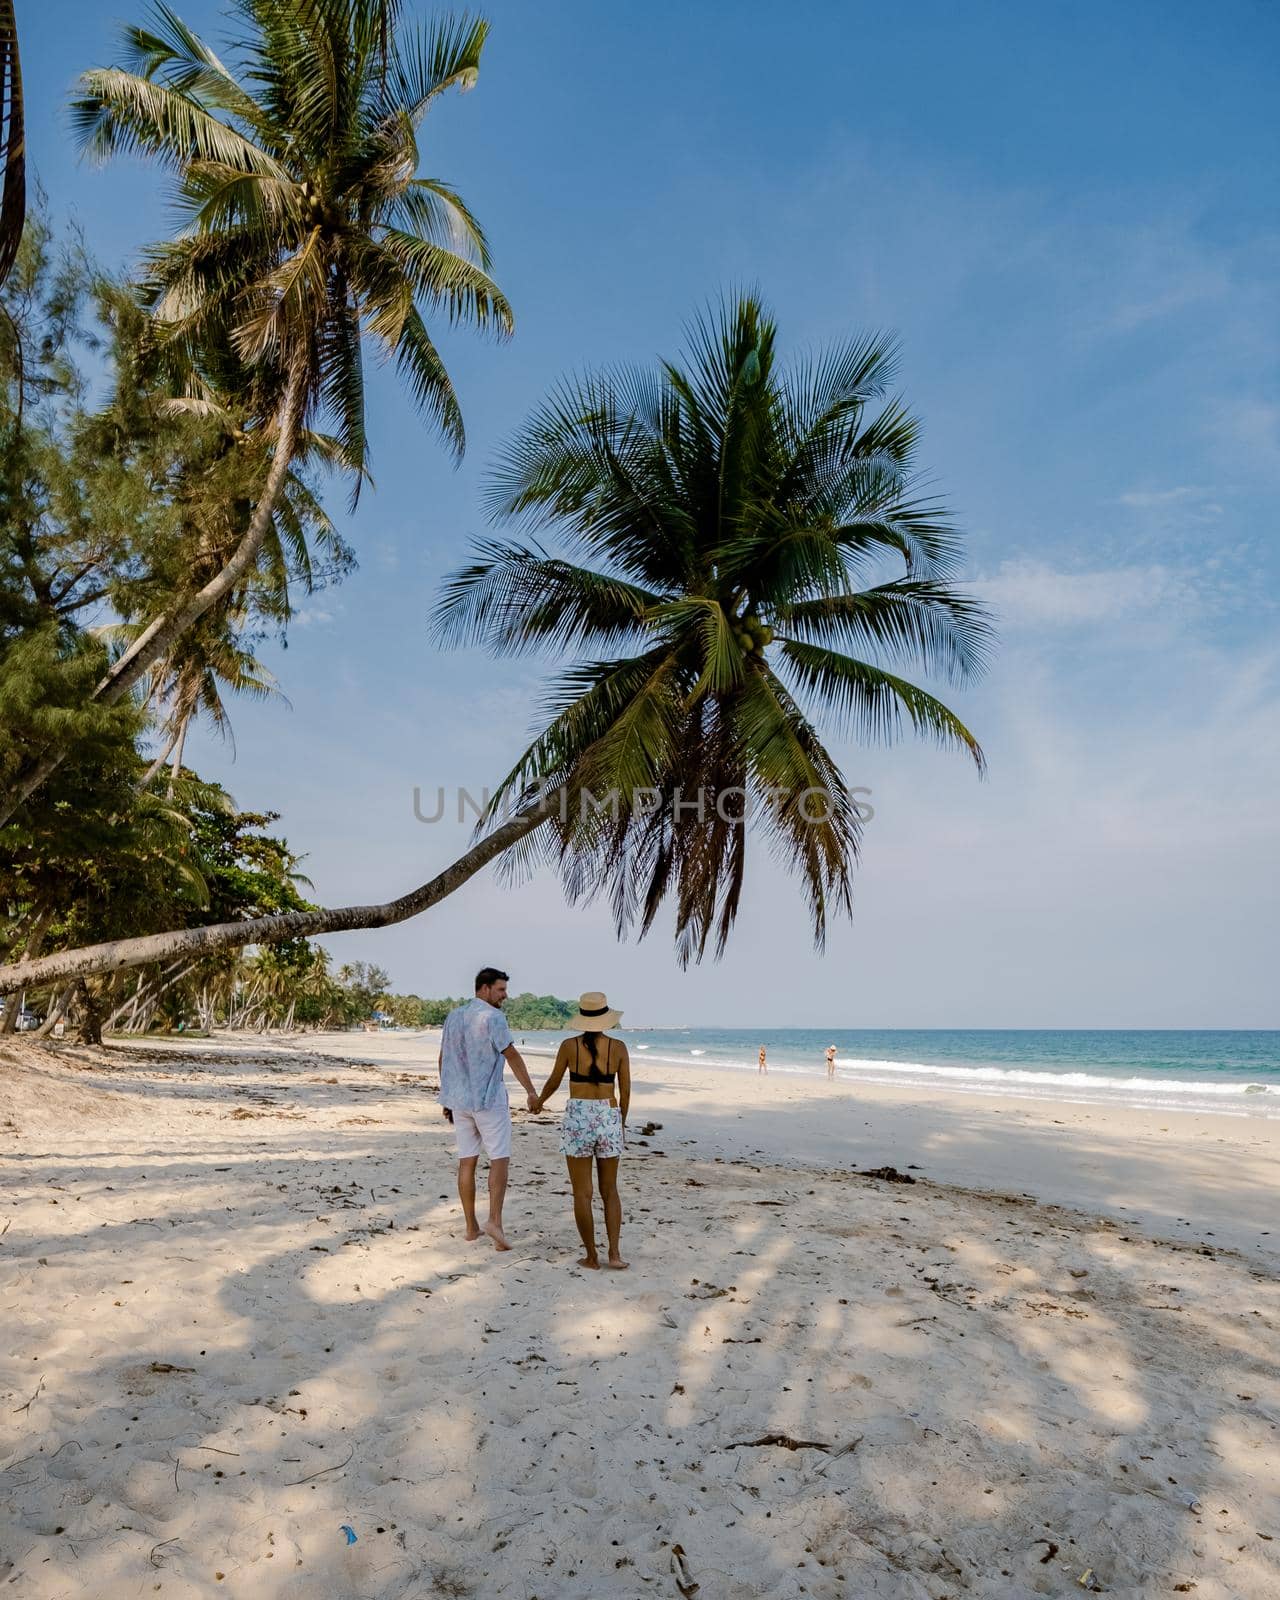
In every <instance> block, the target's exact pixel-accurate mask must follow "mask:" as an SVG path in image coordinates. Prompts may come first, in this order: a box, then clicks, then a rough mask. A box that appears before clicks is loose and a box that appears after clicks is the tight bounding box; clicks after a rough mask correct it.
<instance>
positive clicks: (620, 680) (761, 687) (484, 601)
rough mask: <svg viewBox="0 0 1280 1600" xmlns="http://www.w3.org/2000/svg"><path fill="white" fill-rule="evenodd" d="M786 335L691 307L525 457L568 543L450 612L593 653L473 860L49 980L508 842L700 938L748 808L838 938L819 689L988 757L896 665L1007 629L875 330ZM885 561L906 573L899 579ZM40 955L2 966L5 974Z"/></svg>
mask: <svg viewBox="0 0 1280 1600" xmlns="http://www.w3.org/2000/svg"><path fill="white" fill-rule="evenodd" d="M774 345H775V329H774V324H773V322H772V320H771V319H770V318H769V317H768V316H767V315H766V313H765V312H764V311H763V309H762V308H761V306H760V305H759V304H758V303H757V301H755V300H754V299H752V298H750V297H747V298H744V299H741V300H740V301H738V302H737V303H736V304H733V305H730V306H727V307H726V308H725V309H724V311H723V312H722V313H721V314H720V316H719V317H716V318H711V319H707V320H704V321H703V322H701V323H700V324H698V325H696V326H695V328H694V330H693V337H692V340H691V349H690V357H689V361H688V363H687V364H686V365H685V366H683V367H682V366H677V365H675V364H672V363H664V364H663V365H662V366H661V367H660V368H659V369H658V370H657V372H656V373H652V374H644V373H639V374H636V373H613V374H605V375H603V376H600V377H596V378H588V379H586V380H584V381H582V382H580V383H575V384H570V385H566V386H565V387H563V388H562V389H561V390H559V391H558V393H557V394H556V395H554V396H553V398H552V399H551V401H550V402H549V403H548V404H547V405H546V406H545V407H544V408H543V409H542V411H540V412H539V413H538V414H537V415H536V416H535V417H534V418H533V419H532V421H531V422H530V423H529V424H528V425H527V426H526V427H525V428H524V429H523V431H522V432H521V433H520V434H519V435H517V437H516V439H515V441H514V442H513V444H512V445H511V446H510V448H509V449H508V451H507V452H506V455H505V458H504V461H503V463H502V466H501V468H500V469H499V471H498V473H497V474H496V476H495V479H494V482H493V496H492V499H493V508H494V510H495V512H496V513H497V514H498V515H499V516H500V517H504V518H505V517H517V518H520V517H524V518H529V519H531V520H532V521H533V522H534V523H535V524H536V525H538V526H547V527H551V528H553V529H555V530H556V531H557V532H558V533H559V534H560V535H561V536H562V538H563V542H564V545H565V549H566V554H564V555H553V554H549V553H548V552H547V551H546V550H545V549H543V548H542V547H541V546H540V545H538V544H536V543H534V542H533V541H532V540H531V539H511V538H509V539H495V540H491V541H488V542H486V543H484V544H483V545H482V546H481V547H480V549H479V552H478V555H479V560H477V561H476V562H475V563H474V564H473V565H472V566H470V567H467V568H465V569H463V570H462V571H460V572H459V573H457V574H456V575H455V576H454V577H453V578H452V579H451V580H450V582H449V583H448V584H447V585H446V587H445V590H444V593H443V595H442V598H441V600H440V603H439V606H438V608H437V612H436V627H437V630H438V632H439V634H440V636H441V637H442V638H443V639H444V640H446V641H448V642H451V643H462V642H468V641H480V642H483V643H485V644H487V645H489V646H490V647H492V648H493V649H495V650H496V651H498V652H499V653H501V654H504V655H505V654H509V653H513V652H520V651H523V650H526V649H533V648H541V649H546V648H552V649H555V650H560V651H564V650H566V649H568V650H571V651H585V652H588V654H589V659H587V660H585V661H581V662H577V663H575V664H573V665H571V666H569V667H568V668H566V669H565V670H564V671H563V672H562V673H561V675H560V678H559V680H558V682H557V683H556V684H555V686H554V687H553V688H552V690H551V693H550V701H551V705H550V718H549V721H548V723H547V726H546V727H545V728H544V729H543V731H542V733H541V734H540V735H539V736H538V738H537V739H536V740H535V741H534V742H533V744H531V745H530V747H529V748H528V749H527V750H526V751H525V752H524V754H523V755H522V756H521V758H520V759H519V761H518V762H517V763H516V764H515V766H514V767H513V768H512V770H511V772H510V773H509V774H508V775H507V777H506V778H505V780H504V781H503V783H502V785H500V787H499V791H498V794H497V795H496V796H495V797H494V801H493V804H492V806H491V809H490V816H489V818H488V819H487V823H488V825H489V826H490V827H491V829H492V831H489V832H487V833H485V835H484V837H482V838H481V839H480V840H479V841H478V842H477V843H476V844H475V845H474V847H473V848H472V849H471V850H470V851H468V852H467V854H466V855H464V856H463V857H462V858H461V859H460V860H459V861H457V862H455V863H454V864H453V865H452V866H451V867H449V868H447V869H446V870H445V871H444V872H442V873H441V874H439V876H437V877H436V878H433V879H432V880H431V881H430V882H429V883H425V884H423V885H421V887H419V888H417V889H414V890H412V891H411V892H410V893H408V894H406V895H403V896H402V897H401V898H400V899H398V900H394V901H391V902H389V903H387V904H385V905H377V906H348V907H344V908H341V909H337V910H319V911H307V912H289V913H285V914H282V915H279V916H274V917H265V918H258V919H255V920H254V921H251V922H243V923H239V924H219V925H216V926H212V927H207V928H197V929H191V930H184V931H181V932H175V933H172V934H159V935H154V936H151V937H148V938H143V939H130V940H125V941H122V942H121V943H120V944H118V945H115V946H99V947H97V948H96V949H88V950H81V951H75V952H66V953H64V954H61V955H57V956H50V957H45V958H42V959H41V960H40V961H38V962H37V963H36V964H35V965H36V968H37V969H38V970H37V974H36V976H35V977H32V978H31V981H37V980H38V981H49V980H52V979H60V978H61V979H65V978H67V977H74V976H76V975H77V974H79V973H81V972H85V971H90V972H96V971H103V970H108V969H109V968H112V967H116V966H127V965H135V964H139V963H141V962H144V961H154V960H161V959H168V958H171V957H172V956H174V955H178V954H183V953H186V952H189V951H191V950H195V949H199V950H206V949H208V950H212V949H218V948H224V947H226V946H228V945H233V944H245V943H248V942H249V941H250V940H253V941H255V942H258V943H262V942H266V941H269V940H274V939H286V938H296V937H300V936H306V935H311V934H317V933H330V932H338V931H343V930H346V929H350V928H369V927H384V926H386V925H387V924H389V923H393V922H399V921H403V920H404V919H405V918H407V917H410V916H415V915H417V914H418V913H420V912H421V911H424V910H426V909H427V908H428V907H430V906H432V905H435V904H436V903H438V902H439V901H440V900H442V899H443V898H444V897H445V896H446V895H448V894H450V893H452V892H453V890H454V889H456V888H458V887H459V886H460V885H461V884H462V883H464V882H465V881H466V880H467V879H468V878H469V877H471V876H472V875H473V874H474V873H475V872H477V871H478V870H479V869H480V868H481V867H483V866H484V865H486V864H487V863H488V862H489V861H492V860H495V859H502V860H503V861H504V862H505V863H509V864H510V863H513V864H514V865H515V866H516V867H517V868H518V867H519V866H520V865H521V864H522V863H524V862H527V861H528V860H530V859H531V858H534V857H536V856H537V854H538V853H539V852H545V853H546V854H549V855H550V856H552V857H553V858H554V859H555V860H556V861H557V862H558V863H559V865H560V866H561V868H562V870H563V874H564V879H565V885H566V888H567V890H568V892H569V895H570V897H571V898H581V897H584V896H586V895H588V894H594V893H596V892H598V891H599V890H600V889H601V888H602V887H607V888H608V889H609V890H610V892H611V894H612V899H613V907H614V912H615V915H616V917H617V921H618V924H619V927H620V929H621V930H625V929H626V928H627V927H629V926H630V925H631V924H632V923H633V922H638V923H639V925H640V928H641V931H642V932H643V931H645V930H647V929H648V928H649V927H650V926H651V925H652V923H653V920H654V918H655V917H656V915H657V913H658V910H659V909H660V907H661V905H662V904H663V902H664V900H665V899H666V898H667V897H668V896H669V895H671V896H674V900H675V912H676V932H677V949H678V953H679V955H680V957H681V959H682V960H690V959H693V958H695V957H700V956H702V954H703V953H704V952H705V950H706V948H707V945H708V943H709V941H710V939H711V937H712V936H713V935H714V938H715V948H716V950H717V952H719V951H720V950H721V949H723V946H724V942H725V940H726V939H727V937H728V935H729V932H730V929H731V928H732V925H733V921H734V917H735V915H736V913H737V908H738V904H739V899H740V895H741V890H742V884H743V879H744V875H745V870H746V839H747V834H748V831H749V830H748V828H747V827H746V826H745V825H744V824H743V823H742V822H741V821H740V819H741V818H742V817H743V815H744V812H745V811H747V810H751V811H753V812H754V813H755V815H756V818H757V821H758V823H759V825H760V827H761V828H762V829H763V830H764V831H765V833H766V834H767V836H768V838H769V840H770V842H771V843H772V845H773V846H774V847H775V849H776V850H777V851H778V852H780V853H781V855H782V856H783V858H784V859H785V860H786V861H787V862H789V864H790V865H791V866H792V867H793V868H794V869H795V871H796V872H797V873H798V874H799V877H800V880H801V883H802V886H803V888H804V890H805V892H806V895H807V898H808V901H809V907H810V910H811V913H812V916H813V923H814V931H815V935H816V937H817V939H818V940H819V941H821V939H822V937H823V935H824V933H825V929H826V924H827V919H828V913H829V911H831V910H832V909H840V908H844V907H846V906H847V905H848V904H849V899H850V876H851V871H852V867H853V864H854V862H855V861H856V858H857V853H858V845H859V839H860V832H861V816H860V813H859V811H858V808H857V804H856V801H855V799H854V796H853V794H852V793H851V792H850V790H849V789H848V787H847V786H846V784H845V781H844V778H843V775H842V774H841V771H840V767H839V764H838V762H837V761H836V759H835V758H834V757H833V756H832V755H831V753H830V752H829V751H828V750H827V749H826V748H825V747H824V745H823V744H822V741H821V739H820V738H819V735H818V732H817V729H816V727H815V725H814V723H813V721H812V720H811V719H810V716H809V714H808V713H807V712H806V710H805V704H806V703H807V704H808V705H810V706H812V707H813V709H814V712H815V714H821V715H824V716H829V717H830V718H831V719H832V720H833V721H834V722H835V723H837V724H840V723H843V724H844V725H845V726H846V727H848V728H849V729H850V730H851V731H853V732H854V733H855V734H857V735H859V736H860V737H862V738H864V739H871V740H888V739H892V738H893V737H895V735H897V734H898V733H899V732H900V731H902V730H903V728H904V727H910V729H911V730H912V731H914V732H916V733H919V734H922V735H924V736H925V737H927V738H930V739H932V740H934V741H935V742H937V743H938V744H940V745H942V746H952V747H958V748H959V749H961V750H962V751H964V752H965V753H967V754H968V755H969V757H970V758H971V759H972V760H973V761H974V762H975V764H976V765H977V767H978V769H979V770H980V771H981V770H982V766H983V757H982V751H981V749H980V748H979V745H978V743H977V740H976V739H975V738H974V736H973V734H972V733H970V732H969V730H968V729H967V728H966V727H965V725H964V724H963V723H962V722H961V721H960V719H959V718H958V717H957V716H956V715H955V713H954V712H952V711H951V710H949V709H948V708H947V706H945V705H944V704H943V703H942V701H940V700H939V699H938V698H937V697H936V696H935V695H933V694H932V693H930V692H929V691H928V690H927V689H924V688H922V687H920V686H919V685H918V684H916V683H914V682H912V681H911V680H909V679H908V678H906V677H903V676H902V675H901V671H900V670H898V669H901V668H904V667H906V668H909V667H915V668H922V669H924V671H925V672H927V673H930V674H936V675H938V676H940V677H942V678H944V679H947V680H950V681H951V682H953V683H957V684H963V683H966V682H968V681H970V680H971V679H972V678H974V677H975V675H976V674H977V673H979V672H980V670H981V668H982V665H983V659H984V655H985V652H986V648H987V645H988V643H989V639H990V625H989V622H988V619H987V616H986V613H985V612H984V611H983V609H982V608H981V606H979V605H978V604H977V603H976V602H975V601H973V600H971V599H969V598H968V597H966V596H965V595H964V594H963V593H962V592H961V591H959V590H958V589H957V588H956V587H955V586H954V581H953V580H954V575H955V572H956V569H957V567H958V565H959V561H960V556H961V549H962V546H961V541H960V538H959V536H958V535H957V533H956V532H955V530H954V529H953V528H952V527H951V526H950V524H949V523H948V521H947V520H946V517H945V516H944V514H943V512H942V510H941V509H940V508H939V507H938V506H937V505H935V504H933V503H931V502H929V501H927V500H923V499H921V498H920V497H919V494H918V492H917V487H916V485H917V479H916V472H915V451H916V443H917V439H918V435H919V424H918V423H917V422H916V421H915V419H914V418H913V417H912V416H911V415H910V413H909V412H908V411H907V409H906V407H905V406H904V405H903V403H902V402H901V401H900V400H898V399H896V398H894V397H893V396H892V395H891V394H890V388H889V386H890V383H891V380H892V374H893V350H892V346H891V345H890V344H889V343H888V342H887V341H885V340H883V339H878V338H871V339H863V340H859V341H855V342H854V343H851V344H847V345H843V346H840V347H838V348H836V349H834V350H832V351H830V352H828V353H826V354H824V355H821V356H818V357H815V358H813V359H812V360H810V361H808V362H802V363H801V364H800V365H799V366H798V367H797V368H796V369H795V370H794V371H793V372H791V373H787V372H784V371H783V370H782V368H781V367H780V366H779V364H778V362H777V360H776V356H775V349H774ZM588 562H590V563H591V565H587V564H586V563H588ZM886 562H888V563H893V564H896V566H897V567H898V568H900V569H901V571H900V572H899V573H898V575H896V576H882V574H881V572H880V571H879V570H877V569H880V568H882V567H883V566H884V565H885V563H886ZM873 578H874V579H876V580H878V581H874V582H870V581H868V580H869V579H873ZM619 652H622V653H619ZM849 652H856V653H849ZM601 657H602V658H601ZM611 795H616V796H617V804H616V806H614V805H610V804H609V803H607V802H608V800H609V797H610V796H611ZM699 796H701V798H702V807H703V813H704V814H703V816H702V818H701V819H699V816H698V814H697V813H698V807H699ZM730 796H732V797H733V798H732V799H729V797H730ZM726 800H728V803H727V804H726V803H725V802H726ZM655 801H656V803H655ZM508 810H509V811H510V813H511V814H510V815H508V816H507V817H506V819H505V820H502V821H499V818H500V816H502V814H503V813H504V812H506V811H508ZM495 824H496V825H495ZM19 971H20V969H19V968H17V967H9V968H0V992H3V990H4V987H5V984H6V983H12V982H15V981H16V978H17V975H18V974H19Z"/></svg>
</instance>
